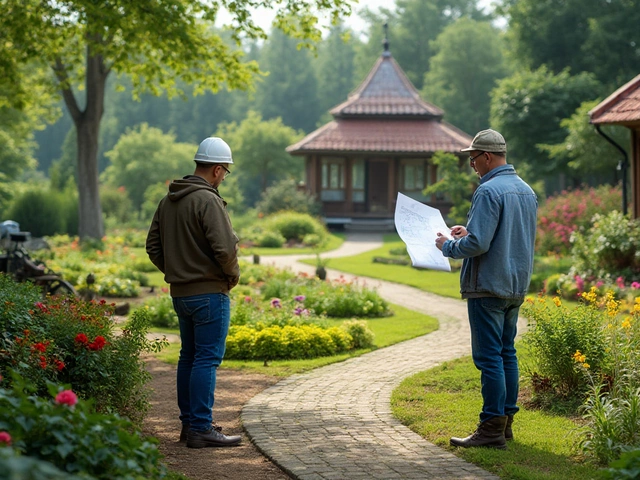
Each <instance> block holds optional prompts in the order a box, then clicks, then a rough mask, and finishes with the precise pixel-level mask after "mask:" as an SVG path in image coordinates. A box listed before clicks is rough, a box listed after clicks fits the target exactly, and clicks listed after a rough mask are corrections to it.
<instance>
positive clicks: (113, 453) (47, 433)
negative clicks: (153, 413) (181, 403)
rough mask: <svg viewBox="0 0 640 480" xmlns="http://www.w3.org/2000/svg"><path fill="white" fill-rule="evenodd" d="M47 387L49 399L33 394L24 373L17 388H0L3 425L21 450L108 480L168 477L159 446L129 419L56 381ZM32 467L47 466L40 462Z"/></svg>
mask: <svg viewBox="0 0 640 480" xmlns="http://www.w3.org/2000/svg"><path fill="white" fill-rule="evenodd" d="M47 390H48V393H47V396H46V397H48V398H40V397H38V396H35V395H32V393H33V392H32V391H31V390H30V388H29V386H28V383H27V382H25V381H24V380H23V379H22V378H20V376H18V375H14V376H13V388H12V389H6V388H0V430H3V431H6V432H8V433H9V434H10V435H11V439H12V445H13V448H14V449H15V450H16V451H19V452H20V453H22V454H23V455H27V456H30V457H34V458H35V459H38V460H41V461H45V462H50V463H51V464H53V465H54V466H55V467H57V469H59V470H62V471H65V472H66V473H67V475H68V476H70V475H79V476H82V477H83V478H86V477H87V476H89V478H96V479H105V480H107V479H109V480H110V479H113V478H121V479H131V480H133V479H136V478H145V477H146V478H158V479H162V478H165V477H166V476H167V472H166V469H165V467H164V466H163V465H162V464H161V463H160V458H161V455H160V452H159V451H158V449H157V447H156V446H155V445H154V444H153V443H151V442H149V441H147V440H145V439H143V438H142V436H141V435H140V434H139V433H136V432H134V430H133V425H132V424H131V423H130V422H129V421H128V420H125V419H123V418H120V417H119V416H118V415H101V414H97V413H94V412H93V408H92V405H91V403H88V402H84V401H82V400H80V401H78V400H77V397H75V395H74V394H73V392H71V391H70V390H67V391H66V392H64V391H63V388H62V387H56V386H55V385H54V384H49V385H48V389H47ZM54 399H55V400H54ZM76 402H77V403H76ZM4 458H5V459H7V457H4ZM7 460H8V459H7ZM3 461H6V460H4V459H3V460H0V463H2V462H3ZM31 468H32V469H38V470H42V469H45V468H46V467H45V466H44V465H43V464H41V463H37V464H35V465H34V464H32V465H31ZM48 470H49V471H51V469H48ZM36 471H37V470H36ZM45 471H46V470H45ZM3 473H6V472H3ZM53 473H54V475H55V474H56V472H55V470H54V471H53ZM18 478H25V477H23V476H20V477H18ZM34 478H43V477H37V476H36V477H34ZM44 478H56V477H55V476H53V477H44ZM58 478H61V477H58ZM65 478H68V477H65Z"/></svg>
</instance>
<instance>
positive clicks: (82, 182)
mask: <svg viewBox="0 0 640 480" xmlns="http://www.w3.org/2000/svg"><path fill="white" fill-rule="evenodd" d="M76 130H77V134H78V135H77V139H78V199H79V208H78V210H79V211H78V215H79V224H78V235H79V236H80V239H81V240H83V239H86V238H95V239H100V238H102V237H103V236H104V225H103V222H102V207H101V206H100V193H99V192H100V191H99V184H98V134H99V132H100V120H99V119H97V120H96V119H93V120H89V119H87V118H83V121H81V122H80V123H79V124H76Z"/></svg>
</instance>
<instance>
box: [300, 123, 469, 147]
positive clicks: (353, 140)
mask: <svg viewBox="0 0 640 480" xmlns="http://www.w3.org/2000/svg"><path fill="white" fill-rule="evenodd" d="M470 142H471V137H469V136H468V135H467V134H466V133H464V132H462V131H461V130H458V129H457V128H456V127H454V126H453V125H450V124H448V123H446V122H437V121H421V122H420V121H415V120H380V119H364V118H360V119H357V120H356V119H348V120H347V119H336V120H334V121H332V122H329V123H327V124H326V125H324V126H323V127H321V128H319V129H318V130H316V131H315V132H313V133H311V134H309V135H307V136H306V137H305V138H303V139H302V140H301V141H299V142H298V143H296V144H294V145H291V146H290V147H289V148H287V151H288V152H289V153H294V154H298V155H302V154H306V153H329V152H333V153H347V152H348V153H358V152H363V153H364V152H368V153H370V152H381V153H382V152H384V153H433V152H437V151H439V150H443V151H445V152H459V151H460V149H462V148H465V147H467V146H468V145H469V144H470Z"/></svg>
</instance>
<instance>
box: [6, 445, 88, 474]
mask: <svg viewBox="0 0 640 480" xmlns="http://www.w3.org/2000/svg"><path fill="white" fill-rule="evenodd" d="M0 471H1V472H3V474H4V475H6V478H16V479H20V480H81V477H78V476H76V475H71V474H69V473H68V472H64V471H62V470H60V469H59V468H57V467H56V466H55V465H53V464H52V463H50V462H45V461H44V460H39V459H37V458H34V457H26V456H24V455H20V452H18V451H17V450H16V449H14V448H11V447H4V448H0ZM93 478H94V477H91V476H88V475H84V476H83V477H82V479H83V480H91V479H93Z"/></svg>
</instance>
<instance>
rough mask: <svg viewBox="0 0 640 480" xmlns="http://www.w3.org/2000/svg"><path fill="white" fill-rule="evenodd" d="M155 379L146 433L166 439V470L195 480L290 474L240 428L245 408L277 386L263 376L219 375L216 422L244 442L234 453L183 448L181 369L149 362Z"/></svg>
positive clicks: (273, 478) (257, 479)
mask: <svg viewBox="0 0 640 480" xmlns="http://www.w3.org/2000/svg"><path fill="white" fill-rule="evenodd" d="M147 366H148V367H147V368H148V370H149V372H150V373H151V375H152V381H151V384H150V386H151V388H152V389H153V394H152V396H151V411H150V412H149V415H148V416H147V419H146V421H145V428H144V433H145V434H147V435H152V436H154V437H156V438H157V439H158V440H160V445H159V448H160V451H161V452H162V454H163V455H164V456H165V459H164V462H165V463H166V465H167V466H168V467H169V468H170V469H172V470H174V471H177V472H180V473H182V474H183V475H185V476H187V477H188V478H189V479H191V480H218V479H234V480H285V479H290V478H291V477H289V476H288V475H287V474H286V473H284V472H283V471H282V470H280V469H279V468H278V467H277V466H275V465H274V464H273V463H271V462H270V461H269V460H267V459H266V458H265V457H264V456H263V455H262V454H261V453H260V452H259V451H258V450H257V449H256V447H255V446H254V445H253V444H252V443H251V441H250V440H249V439H248V438H247V435H246V433H245V432H244V430H243V429H242V425H241V423H240V411H241V409H242V405H243V404H244V403H246V402H247V401H248V400H249V399H250V398H251V397H253V396H254V395H256V394H257V393H259V392H260V391H262V390H264V389H265V388H267V387H269V386H271V385H273V384H274V383H276V382H277V380H278V379H277V378H275V377H270V376H266V375H260V374H257V373H246V372H240V371H234V370H226V369H220V370H218V376H217V383H216V391H215V405H214V408H213V418H214V421H215V423H216V424H218V425H220V426H221V427H222V429H223V430H222V432H223V433H225V434H227V435H242V443H241V444H240V445H239V446H237V447H228V448H201V449H193V448H187V447H186V445H185V444H183V443H179V442H178V438H179V436H180V427H181V425H180V420H179V419H178V415H179V411H178V406H177V404H176V387H175V375H176V373H175V366H172V365H167V364H165V363H163V362H160V361H159V360H156V359H153V358H149V359H148V360H147Z"/></svg>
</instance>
